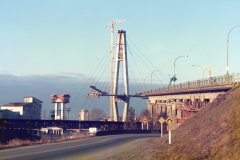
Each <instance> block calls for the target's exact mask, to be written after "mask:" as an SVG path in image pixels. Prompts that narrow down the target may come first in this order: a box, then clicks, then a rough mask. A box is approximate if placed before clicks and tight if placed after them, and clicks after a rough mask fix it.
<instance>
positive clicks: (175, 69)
mask: <svg viewBox="0 0 240 160" xmlns="http://www.w3.org/2000/svg"><path fill="white" fill-rule="evenodd" d="M179 58H188V56H178V57H177V58H175V60H174V64H173V65H174V70H173V71H174V75H173V77H175V81H176V80H177V79H176V61H177V60H178V59H179ZM175 81H174V84H175Z"/></svg>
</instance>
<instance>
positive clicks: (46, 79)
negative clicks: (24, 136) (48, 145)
mask: <svg viewBox="0 0 240 160" xmlns="http://www.w3.org/2000/svg"><path fill="white" fill-rule="evenodd" d="M0 81H1V83H0V93H1V95H0V105H3V104H6V103H9V102H22V101H23V97H25V96H34V97H36V98H38V99H40V100H42V101H43V109H42V116H43V117H44V118H49V112H50V110H52V109H53V104H51V103H50V95H51V94H56V93H65V94H70V95H71V99H70V104H68V105H67V106H68V107H71V111H70V119H78V113H79V110H80V109H82V108H86V109H88V110H91V109H93V108H101V109H103V110H104V112H105V113H106V114H108V112H109V100H108V97H101V98H86V95H87V93H89V92H90V91H91V89H90V88H89V86H90V85H94V84H91V81H92V79H91V80H89V78H87V77H86V76H85V75H76V74H60V75H31V76H17V75H11V74H1V75H0ZM100 83H102V82H100ZM98 85H100V86H101V84H98ZM130 85H131V83H130ZM105 86H106V85H105ZM138 86H141V87H140V88H139V87H138V88H137V87H136V86H133V85H132V87H131V89H132V91H131V92H132V93H135V92H139V91H142V90H144V89H145V90H146V89H147V88H148V86H145V87H142V85H141V84H140V85H138ZM156 87H159V86H156ZM105 90H106V91H108V88H105ZM130 106H132V107H134V108H135V109H136V111H137V114H140V112H141V111H142V110H144V109H145V108H146V107H147V101H146V100H143V99H140V98H132V99H131V103H130ZM119 109H120V113H121V112H122V107H120V108H119Z"/></svg>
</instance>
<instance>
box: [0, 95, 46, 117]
mask: <svg viewBox="0 0 240 160" xmlns="http://www.w3.org/2000/svg"><path fill="white" fill-rule="evenodd" d="M5 109H7V110H10V111H12V112H18V113H19V114H20V116H21V119H41V110H42V101H40V100H38V99H37V98H34V97H24V102H14V103H8V104H5V105H2V106H1V110H5Z"/></svg>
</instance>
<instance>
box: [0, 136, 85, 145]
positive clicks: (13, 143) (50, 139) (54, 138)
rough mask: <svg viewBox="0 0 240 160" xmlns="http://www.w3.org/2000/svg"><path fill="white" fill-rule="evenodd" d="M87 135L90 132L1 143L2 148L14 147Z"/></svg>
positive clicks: (61, 140)
mask: <svg viewBox="0 0 240 160" xmlns="http://www.w3.org/2000/svg"><path fill="white" fill-rule="evenodd" d="M87 137H89V135H88V134H86V133H79V134H74V135H72V136H61V137H52V138H51V137H44V138H41V139H40V140H37V141H30V140H20V139H13V140H11V141H9V142H8V143H7V144H0V149H4V148H12V147H18V146H27V145H36V144H46V143H57V142H63V141H68V140H75V139H82V138H87Z"/></svg>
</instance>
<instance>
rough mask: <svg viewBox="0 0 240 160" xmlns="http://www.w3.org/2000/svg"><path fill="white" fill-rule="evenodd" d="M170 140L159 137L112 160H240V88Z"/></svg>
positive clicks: (224, 96) (219, 100)
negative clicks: (169, 142) (169, 141)
mask: <svg viewBox="0 0 240 160" xmlns="http://www.w3.org/2000/svg"><path fill="white" fill-rule="evenodd" d="M172 141H173V143H172V144H171V145H168V137H167V136H165V137H163V138H155V139H150V140H147V141H145V143H144V144H141V145H136V147H135V148H134V149H131V150H130V149H126V151H125V152H123V153H122V154H121V155H118V156H113V157H111V158H109V159H154V160H155V159H161V160H162V159H167V160H169V159H177V160H179V159H182V160H188V159H194V160H195V159H216V160H219V159H224V160H228V159H229V160H239V159H240V87H238V88H235V89H233V90H231V91H229V92H228V93H226V94H224V95H221V96H218V98H217V99H215V100H214V101H213V102H212V103H211V104H210V105H209V106H207V107H205V108H204V109H202V110H201V111H200V112H198V114H197V115H196V116H194V117H192V118H190V119H188V120H187V121H186V122H185V123H184V124H183V125H182V126H180V127H179V128H178V129H177V130H175V131H174V132H173V138H172Z"/></svg>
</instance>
